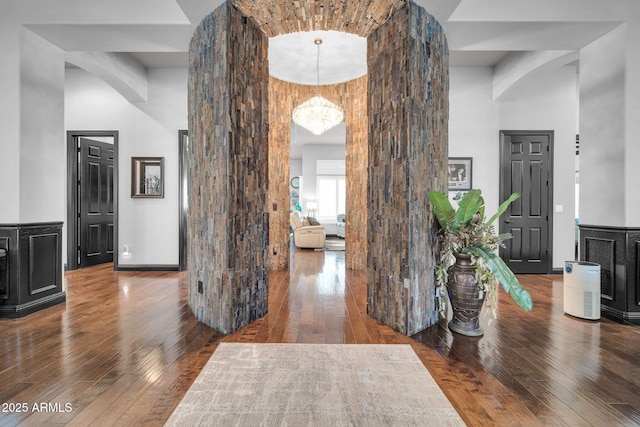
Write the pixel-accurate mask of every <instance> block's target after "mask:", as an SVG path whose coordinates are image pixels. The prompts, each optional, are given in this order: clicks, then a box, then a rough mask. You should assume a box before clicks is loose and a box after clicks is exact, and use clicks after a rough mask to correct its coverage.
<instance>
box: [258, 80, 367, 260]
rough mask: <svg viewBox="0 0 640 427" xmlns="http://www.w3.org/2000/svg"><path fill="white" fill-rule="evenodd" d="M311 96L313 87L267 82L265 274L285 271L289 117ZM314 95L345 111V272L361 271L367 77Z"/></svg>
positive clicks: (365, 223)
mask: <svg viewBox="0 0 640 427" xmlns="http://www.w3.org/2000/svg"><path fill="white" fill-rule="evenodd" d="M315 93H316V87H315V86H306V85H299V84H295V83H289V82H286V81H283V80H279V79H276V78H274V77H271V78H270V80H269V99H270V111H269V117H270V122H269V163H270V164H269V212H270V226H271V228H270V232H269V241H270V251H269V254H270V264H269V267H270V269H271V270H281V269H286V268H287V267H288V265H289V180H290V178H291V177H290V154H289V151H290V144H291V114H292V111H293V108H294V107H295V106H297V105H299V104H301V103H303V102H304V101H306V100H307V99H309V98H311V97H312V96H314V95H315ZM318 93H319V94H320V96H323V97H325V98H327V99H328V100H330V101H331V102H333V103H335V104H336V105H338V106H340V107H341V108H343V109H344V111H345V123H346V125H347V135H346V169H347V176H346V179H347V212H346V213H347V224H346V238H345V243H346V252H345V260H346V265H347V268H351V269H355V270H364V269H365V268H366V259H367V257H366V252H367V251H366V248H367V246H366V244H367V242H366V230H367V213H366V212H367V202H366V197H367V180H366V176H367V175H366V174H367V168H366V166H367V117H366V115H367V110H366V100H367V96H366V95H367V77H366V76H364V77H361V78H358V79H354V80H351V81H348V82H345V83H341V84H336V85H326V86H320V87H319V88H318Z"/></svg>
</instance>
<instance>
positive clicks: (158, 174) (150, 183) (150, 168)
mask: <svg viewBox="0 0 640 427" xmlns="http://www.w3.org/2000/svg"><path fill="white" fill-rule="evenodd" d="M131 197H134V198H136V197H141V198H163V197H164V157H132V158H131Z"/></svg>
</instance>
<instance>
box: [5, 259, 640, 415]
mask: <svg viewBox="0 0 640 427" xmlns="http://www.w3.org/2000/svg"><path fill="white" fill-rule="evenodd" d="M112 268H113V267H112V265H111V264H108V265H104V266H98V267H93V268H88V269H84V270H77V271H73V272H69V273H67V274H66V283H67V302H66V304H61V305H58V306H55V307H51V308H49V309H46V310H44V311H41V312H38V313H34V314H32V315H30V316H27V317H24V318H22V319H14V320H0V328H1V329H2V333H1V334H0V405H2V406H1V407H0V426H14V425H23V426H42V425H47V426H51V425H71V426H87V425H97V426H111V425H121V426H139V425H149V426H159V425H162V424H163V423H164V421H165V420H166V419H167V418H168V417H169V415H170V414H171V412H172V411H173V409H174V408H175V407H176V405H177V404H178V402H179V401H180V399H181V398H182V396H183V395H184V393H185V392H186V391H187V389H188V388H189V386H190V385H191V383H192V382H193V381H194V379H195V378H196V376H197V375H198V373H199V372H200V370H201V369H202V367H203V366H204V364H205V363H206V362H207V360H208V359H209V357H210V356H211V354H212V353H213V351H215V349H216V346H217V345H218V343H220V342H222V341H233V342H258V343H261V342H276V343H277V342H293V343H359V344H366V343H383V344H384V343H386V344H396V343H409V344H411V346H412V347H413V349H414V350H415V351H416V353H417V354H418V355H419V357H420V359H421V360H422V361H423V363H424V365H425V366H426V367H427V369H428V370H429V372H430V373H431V375H432V376H433V377H434V378H435V380H436V381H437V382H438V384H439V385H440V387H441V388H442V389H443V391H444V393H445V394H446V395H447V397H448V398H449V400H450V401H451V403H452V404H453V405H454V407H455V408H456V409H457V410H458V412H459V413H460V415H461V416H462V417H463V419H464V420H465V422H466V423H467V424H468V425H470V426H491V425H496V426H538V425H539V426H549V425H555V426H589V425H592V426H605V425H607V426H632V425H640V328H638V327H632V326H624V325H620V324H617V323H614V322H611V321H608V320H605V319H602V320H601V321H587V320H580V319H576V318H572V317H569V316H567V315H564V314H563V307H562V292H563V285H562V276H561V275H557V276H539V275H536V276H528V275H523V276H519V278H520V280H521V282H522V284H523V286H524V287H525V288H527V289H528V290H530V292H531V294H532V297H533V301H534V310H533V312H531V313H524V312H522V311H521V310H520V309H518V307H517V306H515V304H513V303H512V302H511V301H509V300H508V299H505V298H503V297H504V294H503V293H501V298H500V301H499V308H498V318H497V319H496V320H495V321H493V322H492V323H491V324H490V325H488V324H487V321H486V319H484V320H483V325H484V329H485V336H484V337H482V338H466V337H463V336H460V335H456V334H452V333H450V332H449V331H448V330H447V329H446V325H444V324H443V325H436V326H434V327H432V328H430V329H428V330H426V331H424V332H422V333H420V334H418V335H416V336H413V337H405V336H403V335H402V334H399V333H397V332H395V331H393V330H392V329H390V328H388V327H386V326H384V325H382V324H380V323H378V322H376V321H374V320H373V319H371V318H370V317H368V316H367V315H366V274H365V273H364V272H359V271H351V270H345V267H344V252H315V251H309V250H297V251H293V253H292V268H291V271H278V272H274V273H272V274H271V275H270V279H269V280H270V284H269V286H270V294H269V314H268V315H267V316H265V317H264V318H262V319H260V320H258V321H256V322H254V323H252V324H251V325H249V326H247V327H246V328H244V329H242V330H240V331H238V332H236V333H234V334H231V335H227V336H224V335H222V334H219V333H217V332H215V331H213V330H212V329H210V328H208V327H206V326H204V325H202V324H199V323H198V322H196V320H195V319H194V317H193V315H192V314H191V312H190V310H189V308H188V306H187V303H186V298H187V291H186V283H185V281H186V274H185V273H175V272H144V273H143V272H114V271H112ZM42 404H44V406H42ZM34 405H35V407H34ZM36 409H39V411H36ZM425 425H429V423H428V420H425Z"/></svg>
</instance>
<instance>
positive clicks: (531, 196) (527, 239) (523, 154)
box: [499, 131, 553, 274]
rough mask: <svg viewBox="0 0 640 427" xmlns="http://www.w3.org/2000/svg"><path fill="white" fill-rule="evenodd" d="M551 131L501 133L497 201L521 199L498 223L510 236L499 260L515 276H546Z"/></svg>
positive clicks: (549, 266)
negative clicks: (515, 194)
mask: <svg viewBox="0 0 640 427" xmlns="http://www.w3.org/2000/svg"><path fill="white" fill-rule="evenodd" d="M552 161H553V131H500V165H501V166H500V200H506V199H507V198H508V197H509V196H510V195H511V194H512V193H516V192H518V193H520V194H521V195H522V196H521V197H520V198H519V199H517V200H516V201H514V202H513V203H512V204H511V206H510V207H509V209H508V210H507V212H506V213H505V215H504V216H503V217H502V218H501V221H500V225H499V232H500V233H501V234H502V233H511V234H512V236H513V238H512V239H508V240H506V241H505V247H504V248H501V249H500V256H501V258H502V259H503V260H504V261H505V263H506V264H507V266H509V268H510V269H511V270H512V271H513V272H514V273H518V274H551V273H552V272H553V268H552V262H553V258H552V248H553V213H552V212H551V207H552V206H553V165H552Z"/></svg>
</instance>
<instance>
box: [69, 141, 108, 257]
mask: <svg viewBox="0 0 640 427" xmlns="http://www.w3.org/2000/svg"><path fill="white" fill-rule="evenodd" d="M113 158H114V148H113V144H107V143H104V142H100V141H94V140H91V139H88V138H80V158H79V173H78V175H79V183H78V194H79V201H78V204H79V208H80V215H79V227H78V228H79V230H80V235H79V238H78V241H79V242H80V245H79V252H80V267H88V266H91V265H96V264H102V263H106V262H112V261H113V250H114V244H113V242H114V239H113V230H114V226H113V219H114V215H113V210H114V209H113V205H114V203H113V167H114V166H113Z"/></svg>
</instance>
